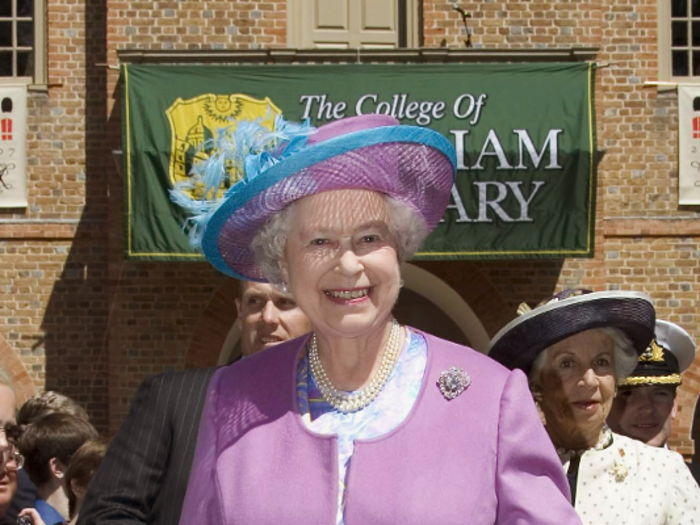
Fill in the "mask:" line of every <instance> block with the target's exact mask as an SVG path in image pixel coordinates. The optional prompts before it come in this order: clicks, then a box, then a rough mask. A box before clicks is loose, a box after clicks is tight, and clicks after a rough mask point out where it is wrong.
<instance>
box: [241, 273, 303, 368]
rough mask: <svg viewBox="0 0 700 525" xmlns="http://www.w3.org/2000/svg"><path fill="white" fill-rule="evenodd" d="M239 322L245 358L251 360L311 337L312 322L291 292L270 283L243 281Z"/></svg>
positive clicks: (242, 351) (242, 353)
mask: <svg viewBox="0 0 700 525" xmlns="http://www.w3.org/2000/svg"><path fill="white" fill-rule="evenodd" d="M239 287H240V290H239V294H238V297H237V298H236V311H237V313H238V318H237V319H236V322H237V323H238V325H239V328H240V330H241V355H242V356H243V357H247V356H249V355H252V354H255V353H257V352H260V351H262V350H265V349H267V348H270V347H271V346H274V345H276V344H279V343H282V342H284V341H287V340H289V339H294V338H295V337H299V336H301V335H304V334H305V333H307V332H308V331H309V329H310V327H309V320H308V318H307V317H306V315H304V312H302V311H301V308H299V305H297V303H296V301H295V300H294V298H293V297H292V295H291V294H290V293H289V292H288V291H284V290H281V289H280V287H278V286H274V285H271V284H268V283H256V282H252V281H241V282H240V284H239Z"/></svg>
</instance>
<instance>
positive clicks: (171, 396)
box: [78, 368, 215, 525]
mask: <svg viewBox="0 0 700 525" xmlns="http://www.w3.org/2000/svg"><path fill="white" fill-rule="evenodd" d="M214 371H215V369H213V368H208V369H197V370H187V371H184V372H166V373H164V374H161V375H157V376H153V377H151V378H149V379H147V380H146V381H144V383H143V384H142V385H141V387H140V388H139V390H138V392H137V393H136V397H135V398H134V401H133V403H132V405H131V410H130V412H129V415H128V416H127V418H126V420H125V421H124V423H123V424H122V426H121V428H120V429H119V432H118V433H117V435H116V437H115V438H114V440H113V441H112V443H111V444H110V446H109V448H108V450H107V454H106V455H105V458H104V460H103V461H102V464H101V465H100V468H99V469H98V471H97V473H96V474H95V477H94V478H93V479H92V482H91V483H90V488H89V490H88V493H87V496H86V500H85V503H84V504H83V507H82V509H81V512H80V518H79V519H78V525H100V524H107V523H109V524H117V523H118V524H124V525H127V524H129V525H134V524H143V523H148V524H149V525H159V524H163V525H172V524H174V523H177V522H178V520H179V518H180V511H181V509H182V501H183V498H184V496H185V491H186V489H187V481H188V480H189V475H190V470H191V468H192V460H193V457H194V449H195V444H196V442H197V434H198V431H199V420H200V418H201V414H202V406H203V404H204V399H205V398H206V392H207V387H208V386H209V380H210V379H211V376H212V375H213V373H214Z"/></svg>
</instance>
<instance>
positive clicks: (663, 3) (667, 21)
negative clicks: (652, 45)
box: [657, 0, 700, 82]
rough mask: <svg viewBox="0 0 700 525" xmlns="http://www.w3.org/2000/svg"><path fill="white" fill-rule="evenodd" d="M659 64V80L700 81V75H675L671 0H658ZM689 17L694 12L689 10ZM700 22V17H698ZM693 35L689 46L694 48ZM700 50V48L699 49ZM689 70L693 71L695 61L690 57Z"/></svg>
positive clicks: (689, 36)
mask: <svg viewBox="0 0 700 525" xmlns="http://www.w3.org/2000/svg"><path fill="white" fill-rule="evenodd" d="M690 7H691V5H690V2H689V1H688V9H689V10H690ZM657 12H658V64H659V80H663V81H670V82H694V81H700V75H688V76H685V77H678V76H675V77H674V76H673V73H672V66H673V62H672V59H671V49H672V47H671V2H670V0H658V11H657ZM688 17H689V18H690V17H692V13H691V12H690V11H689V12H688ZM697 20H698V22H700V18H698V19H697ZM691 36H692V35H688V39H689V40H688V47H690V48H692V40H690V38H691ZM699 51H700V49H699ZM688 68H689V70H690V71H691V72H692V69H693V61H692V56H691V57H690V63H689V64H688Z"/></svg>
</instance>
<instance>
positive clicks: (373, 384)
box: [309, 319, 401, 414]
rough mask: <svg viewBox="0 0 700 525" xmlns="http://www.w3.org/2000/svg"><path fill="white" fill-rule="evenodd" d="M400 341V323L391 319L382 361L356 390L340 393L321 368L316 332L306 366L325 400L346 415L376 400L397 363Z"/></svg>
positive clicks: (310, 343)
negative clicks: (364, 383)
mask: <svg viewBox="0 0 700 525" xmlns="http://www.w3.org/2000/svg"><path fill="white" fill-rule="evenodd" d="M400 342H401V325H400V324H399V323H398V322H397V321H396V319H394V320H392V324H391V332H390V333H389V341H388V342H387V344H386V346H385V347H384V352H383V353H382V362H381V363H380V364H379V370H377V373H376V374H374V376H373V377H372V379H371V380H370V382H369V385H367V386H366V387H365V388H363V389H362V390H357V391H355V392H342V391H340V390H338V389H337V388H335V387H334V386H333V383H331V380H330V378H329V377H328V375H327V374H326V371H325V370H324V369H323V365H322V364H321V359H320V357H319V355H318V340H317V338H316V334H313V335H312V336H311V341H310V342H309V366H310V367H311V373H312V374H313V375H314V378H315V379H316V383H317V384H318V388H319V390H320V391H321V394H323V397H324V398H325V399H326V401H328V403H330V405H331V406H332V407H333V408H335V409H336V410H338V411H340V412H343V413H345V414H348V413H351V412H357V411H358V410H361V409H363V408H365V407H366V406H367V405H369V404H370V403H371V402H372V401H374V400H375V399H376V397H377V396H378V395H379V392H380V391H381V390H382V388H384V385H385V384H386V382H387V380H388V379H389V376H390V375H391V372H392V371H393V370H394V367H395V366H396V361H397V360H398V357H399V353H400V351H401V349H400V348H399V344H400Z"/></svg>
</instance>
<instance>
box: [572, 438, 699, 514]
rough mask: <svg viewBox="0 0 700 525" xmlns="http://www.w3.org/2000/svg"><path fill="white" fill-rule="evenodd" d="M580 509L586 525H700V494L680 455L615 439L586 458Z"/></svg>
mask: <svg viewBox="0 0 700 525" xmlns="http://www.w3.org/2000/svg"><path fill="white" fill-rule="evenodd" d="M560 459H561V460H562V464H563V465H564V469H565V470H568V467H569V458H568V457H567V456H566V455H560ZM574 507H575V508H576V511H577V512H578V514H579V516H580V517H581V521H583V523H584V525H700V488H699V487H698V485H697V484H696V483H695V480H694V479H693V477H692V475H691V474H690V471H689V470H688V467H687V466H686V464H685V463H684V461H683V458H682V456H681V455H680V454H677V453H675V452H671V451H670V450H666V449H663V448H656V447H650V446H648V445H645V444H644V443H642V442H641V441H637V440H634V439H630V438H628V437H625V436H621V435H619V434H615V433H613V442H612V444H611V445H610V446H609V447H607V448H605V449H603V450H589V451H587V452H585V453H584V454H583V456H582V457H581V463H580V465H579V469H578V478H577V482H576V501H575V502H574Z"/></svg>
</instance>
